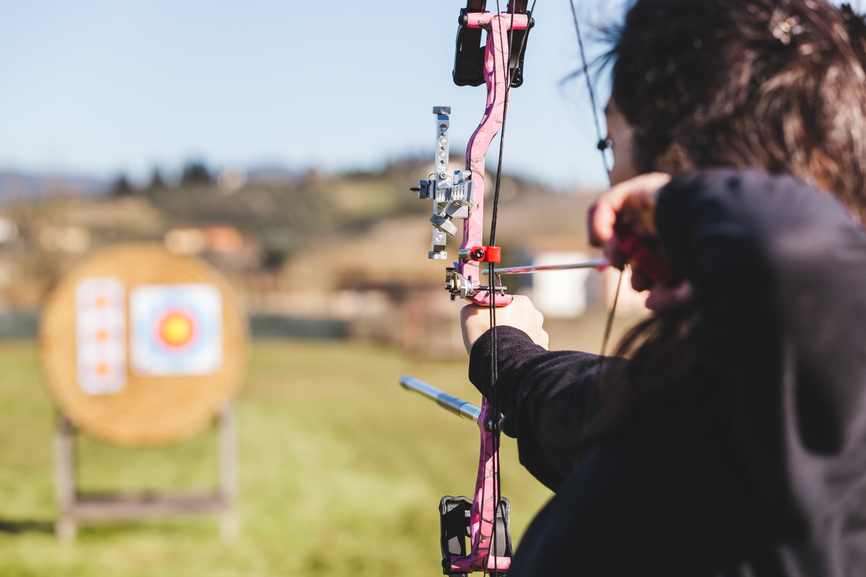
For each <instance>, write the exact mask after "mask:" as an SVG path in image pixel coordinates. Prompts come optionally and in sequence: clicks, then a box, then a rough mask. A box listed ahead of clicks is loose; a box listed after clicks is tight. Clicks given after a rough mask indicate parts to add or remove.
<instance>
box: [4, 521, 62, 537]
mask: <svg viewBox="0 0 866 577" xmlns="http://www.w3.org/2000/svg"><path fill="white" fill-rule="evenodd" d="M3 533H5V534H8V535H20V534H21V533H47V534H49V535H53V534H54V522H53V521H21V520H14V521H13V520H11V519H0V534H3Z"/></svg>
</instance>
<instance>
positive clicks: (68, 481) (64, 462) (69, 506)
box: [54, 411, 78, 543]
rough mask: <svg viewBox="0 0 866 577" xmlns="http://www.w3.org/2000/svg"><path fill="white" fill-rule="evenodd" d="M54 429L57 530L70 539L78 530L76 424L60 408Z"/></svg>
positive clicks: (58, 535)
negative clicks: (76, 511)
mask: <svg viewBox="0 0 866 577" xmlns="http://www.w3.org/2000/svg"><path fill="white" fill-rule="evenodd" d="M56 423H57V427H56V430H55V432H54V496H55V498H56V499H57V508H58V509H59V515H58V517H57V523H56V526H55V532H56V533H57V537H58V538H59V539H60V541H63V542H66V543H69V542H72V541H74V540H75V537H76V535H77V534H78V521H77V520H76V518H75V513H74V508H75V499H76V467H75V427H74V425H73V424H72V423H71V422H70V421H69V419H67V418H66V415H64V414H63V413H62V412H61V411H58V412H57V417H56Z"/></svg>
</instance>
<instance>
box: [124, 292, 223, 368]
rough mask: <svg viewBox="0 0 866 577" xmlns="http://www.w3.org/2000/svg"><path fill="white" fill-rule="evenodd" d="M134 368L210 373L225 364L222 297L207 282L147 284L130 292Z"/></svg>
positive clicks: (131, 343)
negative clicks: (223, 356)
mask: <svg viewBox="0 0 866 577" xmlns="http://www.w3.org/2000/svg"><path fill="white" fill-rule="evenodd" d="M129 311H130V316H131V317H132V319H131V323H132V326H131V334H130V339H131V342H130V354H131V357H132V359H131V362H132V371H133V372H134V373H135V374H138V375H142V376H168V375H209V374H211V373H213V372H214V371H216V370H217V369H219V367H220V365H221V364H222V297H221V296H220V293H219V291H218V290H217V289H216V288H215V287H213V286H211V285H207V284H176V285H145V286H139V287H135V288H134V289H133V290H132V293H131V294H130V297H129Z"/></svg>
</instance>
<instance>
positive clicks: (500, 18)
mask: <svg viewBox="0 0 866 577" xmlns="http://www.w3.org/2000/svg"><path fill="white" fill-rule="evenodd" d="M486 1H487V0H468V2H467V5H466V8H464V9H462V10H461V11H460V18H459V24H460V26H459V28H458V32H457V49H456V55H455V60H454V72H453V78H454V82H455V84H457V85H458V86H466V85H469V86H479V85H481V83H482V82H483V83H485V84H486V85H487V106H486V108H485V111H484V116H483V117H482V120H481V123H480V125H479V126H478V128H477V129H476V130H475V132H474V133H473V134H472V137H471V138H470V139H469V143H468V145H467V147H466V164H465V167H464V169H463V170H460V171H456V172H454V173H451V172H450V170H449V166H448V157H449V139H450V118H449V116H450V114H451V109H450V108H449V107H445V106H438V107H435V108H434V109H433V114H435V115H436V139H437V140H436V155H435V159H434V167H435V168H434V170H435V172H434V174H433V175H432V177H431V178H430V179H428V180H422V181H421V183H420V185H419V186H418V188H415V189H413V190H415V191H417V192H418V198H420V199H432V200H433V201H434V213H433V216H432V218H431V219H430V222H431V223H432V225H433V240H432V246H431V250H430V252H429V253H428V258H430V259H435V260H445V259H447V253H446V251H445V245H446V241H447V238H448V236H454V235H456V234H457V232H458V228H457V225H456V224H455V223H454V220H463V221H464V224H463V241H462V243H461V245H460V249H459V251H458V259H457V261H456V262H454V263H453V266H451V267H447V268H446V273H445V280H446V287H445V288H446V289H447V290H448V292H449V293H450V296H451V300H455V299H456V298H457V297H460V298H461V299H466V300H468V301H470V302H472V303H474V304H476V305H481V306H487V307H489V310H490V325H491V339H492V344H493V346H492V349H493V353H492V359H491V371H490V372H491V378H492V381H493V382H492V383H490V385H491V386H490V388H489V390H490V391H492V393H491V399H490V400H489V402H488V400H487V399H484V398H482V405H481V408H480V409H479V408H477V407H475V406H473V405H471V404H470V403H467V402H466V401H463V400H462V399H458V398H457V397H454V396H452V395H449V394H447V393H445V392H443V391H440V390H438V389H436V388H434V387H432V386H430V385H428V384H427V383H424V382H422V381H419V380H418V379H415V378H413V377H411V376H409V375H403V376H402V377H401V378H400V383H401V384H402V385H403V386H404V387H405V388H407V389H409V390H414V391H416V392H419V393H421V394H423V395H425V396H427V397H429V398H431V399H433V400H435V401H436V402H437V403H438V404H439V405H440V406H442V407H443V408H445V409H447V410H449V411H451V412H453V413H456V414H458V415H460V416H463V417H465V418H467V419H469V420H472V421H475V422H476V423H477V424H478V427H479V429H480V432H481V455H480V458H479V463H478V474H477V477H476V483H475V493H474V498H473V499H472V500H471V501H470V500H469V499H467V498H466V497H450V496H446V497H443V498H442V500H441V502H440V520H441V523H440V528H441V549H442V568H443V573H444V574H446V575H462V576H464V577H465V576H466V575H467V574H468V573H472V572H476V571H481V572H483V573H484V574H485V575H487V574H493V575H505V573H506V572H507V571H508V569H509V568H510V566H511V553H512V547H511V536H510V521H509V509H510V504H509V502H508V500H507V499H505V498H504V497H502V496H501V495H500V486H499V441H500V433H501V432H502V431H503V427H502V415H500V414H499V413H498V412H497V411H496V410H495V409H494V407H495V406H496V399H495V394H496V390H497V387H496V386H495V383H496V378H497V366H498V364H497V358H496V350H497V344H496V307H498V306H505V305H507V304H509V303H510V302H511V297H510V296H509V295H507V294H506V293H505V291H506V287H505V286H503V285H502V284H501V281H500V274H520V273H529V272H536V271H538V270H561V269H563V268H603V267H604V266H605V265H606V264H607V263H606V261H604V260H597V261H590V262H587V263H579V264H575V265H559V266H555V267H512V268H509V269H495V268H494V264H495V263H498V262H500V249H499V247H497V246H495V238H496V213H497V207H498V201H499V187H500V181H501V166H502V151H503V142H504V138H505V120H506V117H507V111H508V100H509V91H510V89H511V88H512V87H518V86H520V85H521V84H522V83H523V59H524V53H525V50H526V41H527V38H528V36H529V30H530V29H531V28H532V26H533V25H534V21H533V18H532V12H533V10H534V8H535V1H534V0H533V4H532V7H531V8H530V9H529V10H527V0H511V2H510V3H509V5H508V7H507V10H506V11H505V12H500V10H499V2H498V0H497V2H496V4H497V6H496V12H485V7H486ZM571 8H572V14H573V15H574V24H575V29H576V32H577V38H578V43H579V47H580V54H581V58H582V61H583V72H584V75H585V76H586V79H587V85H588V88H589V94H590V99H591V104H592V109H593V118H594V121H595V128H596V132H597V136H598V138H599V141H598V142H599V145H598V148H599V150H600V151H601V152H602V157H603V162H604V167H605V170H606V171H607V173H608V175H609V174H610V170H609V168H608V163H607V158H606V157H605V155H604V150H605V149H606V148H607V139H605V138H603V137H602V135H601V128H600V125H599V122H598V117H597V113H596V105H595V96H594V93H593V89H592V84H591V82H590V79H589V73H588V64H587V60H586V56H585V53H584V47H583V39H582V37H581V32H580V27H579V25H578V19H577V13H576V11H575V8H574V2H573V0H571ZM482 31H486V33H487V38H486V42H485V43H483V44H482V43H481V39H482ZM500 130H501V132H502V135H501V136H500V148H499V163H498V166H497V172H496V183H495V189H494V195H493V217H492V223H491V231H490V235H489V244H488V245H485V244H484V243H483V242H482V232H483V216H484V166H485V159H486V156H487V151H488V148H489V146H490V143H491V141H492V140H493V138H494V137H495V136H496V134H497V133H499V132H500ZM620 235H621V236H622V237H623V238H626V239H627V240H628V241H629V242H626V243H625V247H624V248H623V250H624V251H625V252H627V253H628V254H629V255H630V256H632V257H634V258H633V259H632V260H633V261H634V262H646V263H648V264H649V261H650V260H651V259H650V257H651V256H652V255H647V254H644V253H647V251H646V249H645V247H644V246H642V244H641V243H640V242H639V241H637V240H636V239H633V238H629V237H630V236H631V235H629V234H628V232H627V231H625V230H621V231H620ZM481 263H486V264H487V270H484V271H483V274H486V275H487V276H488V279H489V280H488V286H482V285H481V283H480V278H481V274H482V271H481ZM647 268H653V267H652V266H650V267H647ZM653 272H656V270H655V269H654V270H653ZM661 272H666V271H661ZM651 276H652V278H656V277H655V275H654V274H653V275H651ZM620 279H621V277H620ZM668 281H669V279H665V284H666V283H667V282H668ZM618 294H619V285H617V296H618ZM615 308H616V298H615V299H614V304H613V308H612V310H611V313H610V316H609V318H608V323H607V327H606V329H605V336H604V341H603V343H602V354H604V349H605V347H606V344H607V339H608V336H609V334H610V328H611V322H612V320H613V314H614V311H615ZM467 537H468V539H469V546H468V547H467V543H466V538H467Z"/></svg>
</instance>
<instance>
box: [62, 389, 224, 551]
mask: <svg viewBox="0 0 866 577" xmlns="http://www.w3.org/2000/svg"><path fill="white" fill-rule="evenodd" d="M214 424H215V426H216V428H217V454H218V457H219V480H218V484H217V487H216V488H215V489H214V490H213V491H211V492H202V493H177V494H171V493H141V494H106V493H93V494H88V493H83V492H80V491H79V490H78V454H77V452H76V447H75V437H76V433H77V432H78V431H77V429H76V427H75V425H73V424H72V422H71V421H70V420H69V419H68V418H67V417H66V415H64V414H63V413H62V412H60V411H58V412H57V429H56V431H55V435H54V472H55V477H56V478H55V480H54V487H55V493H56V495H55V496H56V499H57V504H58V507H59V509H60V511H59V516H58V518H57V523H56V532H57V536H58V538H59V539H60V540H61V541H65V542H69V541H73V540H75V537H76V535H77V534H78V527H79V525H81V524H84V523H105V522H112V521H114V522H118V521H139V520H142V519H165V518H172V517H182V516H218V517H219V524H220V534H221V535H222V538H223V539H224V540H226V541H233V540H235V539H237V537H238V536H239V535H240V518H239V515H238V508H237V501H238V448H237V421H236V418H235V410H234V404H233V403H226V404H224V405H223V406H222V408H221V409H220V410H219V411H218V413H217V414H216V416H215V419H214Z"/></svg>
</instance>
